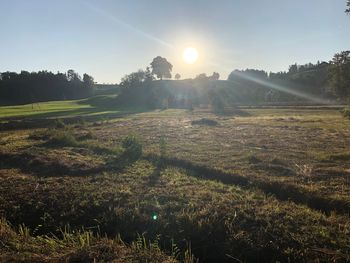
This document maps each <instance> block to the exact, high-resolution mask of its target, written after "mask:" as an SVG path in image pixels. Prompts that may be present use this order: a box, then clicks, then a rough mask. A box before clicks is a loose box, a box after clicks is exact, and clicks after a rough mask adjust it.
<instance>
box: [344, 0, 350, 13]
mask: <svg viewBox="0 0 350 263" xmlns="http://www.w3.org/2000/svg"><path fill="white" fill-rule="evenodd" d="M346 6H347V7H348V8H347V9H346V10H345V13H347V14H348V15H350V0H348V1H347V3H346Z"/></svg>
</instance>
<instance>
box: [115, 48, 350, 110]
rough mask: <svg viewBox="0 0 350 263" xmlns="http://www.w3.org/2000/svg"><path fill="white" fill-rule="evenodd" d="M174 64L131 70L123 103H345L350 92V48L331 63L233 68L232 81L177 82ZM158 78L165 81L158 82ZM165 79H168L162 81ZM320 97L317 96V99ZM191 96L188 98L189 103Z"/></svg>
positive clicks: (159, 63)
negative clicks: (274, 69)
mask: <svg viewBox="0 0 350 263" xmlns="http://www.w3.org/2000/svg"><path fill="white" fill-rule="evenodd" d="M172 68H173V66H172V65H171V63H170V62H168V61H167V60H166V58H162V57H159V56H158V57H156V58H155V59H153V61H152V62H151V63H150V66H149V67H147V68H146V70H142V69H140V70H138V71H137V72H133V73H131V74H128V75H126V76H125V77H123V78H122V80H121V82H120V88H121V94H120V96H119V103H120V104H127V105H130V106H132V105H138V106H146V107H153V108H159V107H164V105H166V106H171V105H187V106H189V107H193V106H196V105H201V104H215V105H220V104H223V105H227V106H229V105H233V104H262V103H281V102H289V103H290V102H297V103H303V102H306V101H308V100H310V99H311V100H312V99H313V98H314V99H315V101H317V100H318V101H320V100H322V101H326V100H328V101H330V102H331V101H335V100H338V101H339V102H345V101H346V100H347V98H349V96H350V51H343V52H340V53H337V54H335V55H334V57H333V59H332V60H331V61H329V62H320V61H318V62H317V63H315V64H313V63H308V64H304V65H300V64H293V65H291V66H290V67H289V69H288V70H287V71H281V72H275V73H274V72H270V73H268V72H266V71H264V70H256V69H246V70H234V71H232V72H231V73H230V74H229V76H228V78H227V81H220V80H219V78H220V75H219V73H217V72H214V73H213V74H212V75H210V76H207V75H206V74H205V73H202V74H199V75H197V76H196V77H195V78H193V79H185V80H179V79H180V75H179V74H176V75H175V79H176V80H177V81H176V82H171V81H167V80H165V81H164V80H163V79H164V78H167V79H169V78H171V76H172V75H171V71H172ZM156 78H158V79H159V80H160V81H155V80H156ZM162 80H163V81H162ZM316 99H317V100H316ZM184 101H186V102H184Z"/></svg>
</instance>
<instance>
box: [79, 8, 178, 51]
mask: <svg viewBox="0 0 350 263" xmlns="http://www.w3.org/2000/svg"><path fill="white" fill-rule="evenodd" d="M81 3H82V4H83V5H84V6H86V7H87V8H88V9H90V10H91V11H93V12H95V13H97V14H100V15H101V16H102V17H104V18H108V19H109V20H110V21H113V22H115V23H116V24H118V25H119V26H122V27H124V28H125V29H129V30H131V31H133V32H135V33H136V34H139V35H141V36H144V37H146V38H147V39H149V40H152V41H154V42H157V43H158V44H161V45H163V46H165V47H168V48H174V46H173V45H172V44H170V43H168V42H166V41H164V40H162V39H160V38H158V37H155V36H153V35H151V34H149V33H147V32H144V31H142V30H140V29H138V28H136V27H135V26H133V25H131V24H129V23H126V22H124V21H122V20H120V19H118V18H116V17H115V16H113V15H112V14H110V13H108V12H107V11H105V10H103V9H101V8H99V7H97V6H96V5H93V4H92V3H90V2H87V1H81Z"/></svg>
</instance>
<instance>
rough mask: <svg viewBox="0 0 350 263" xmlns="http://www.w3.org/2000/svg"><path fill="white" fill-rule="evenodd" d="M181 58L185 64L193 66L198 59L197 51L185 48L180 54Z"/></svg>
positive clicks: (192, 48)
mask: <svg viewBox="0 0 350 263" xmlns="http://www.w3.org/2000/svg"><path fill="white" fill-rule="evenodd" d="M182 58H183V60H184V61H185V62H186V63H187V64H193V63H195V62H196V61H197V59H198V51H197V49H196V48H194V47H187V48H185V49H184V51H183V52H182Z"/></svg>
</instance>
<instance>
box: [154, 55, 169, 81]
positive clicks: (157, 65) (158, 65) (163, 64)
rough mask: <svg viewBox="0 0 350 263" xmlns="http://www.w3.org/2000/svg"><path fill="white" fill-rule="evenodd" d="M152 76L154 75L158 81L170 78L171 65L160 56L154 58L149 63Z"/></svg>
mask: <svg viewBox="0 0 350 263" xmlns="http://www.w3.org/2000/svg"><path fill="white" fill-rule="evenodd" d="M151 67H152V74H153V75H156V76H157V78H158V79H163V78H171V71H172V69H173V65H171V64H170V62H169V61H168V60H167V59H166V58H163V57H161V56H158V57H155V58H154V59H153V61H152V62H151Z"/></svg>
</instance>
